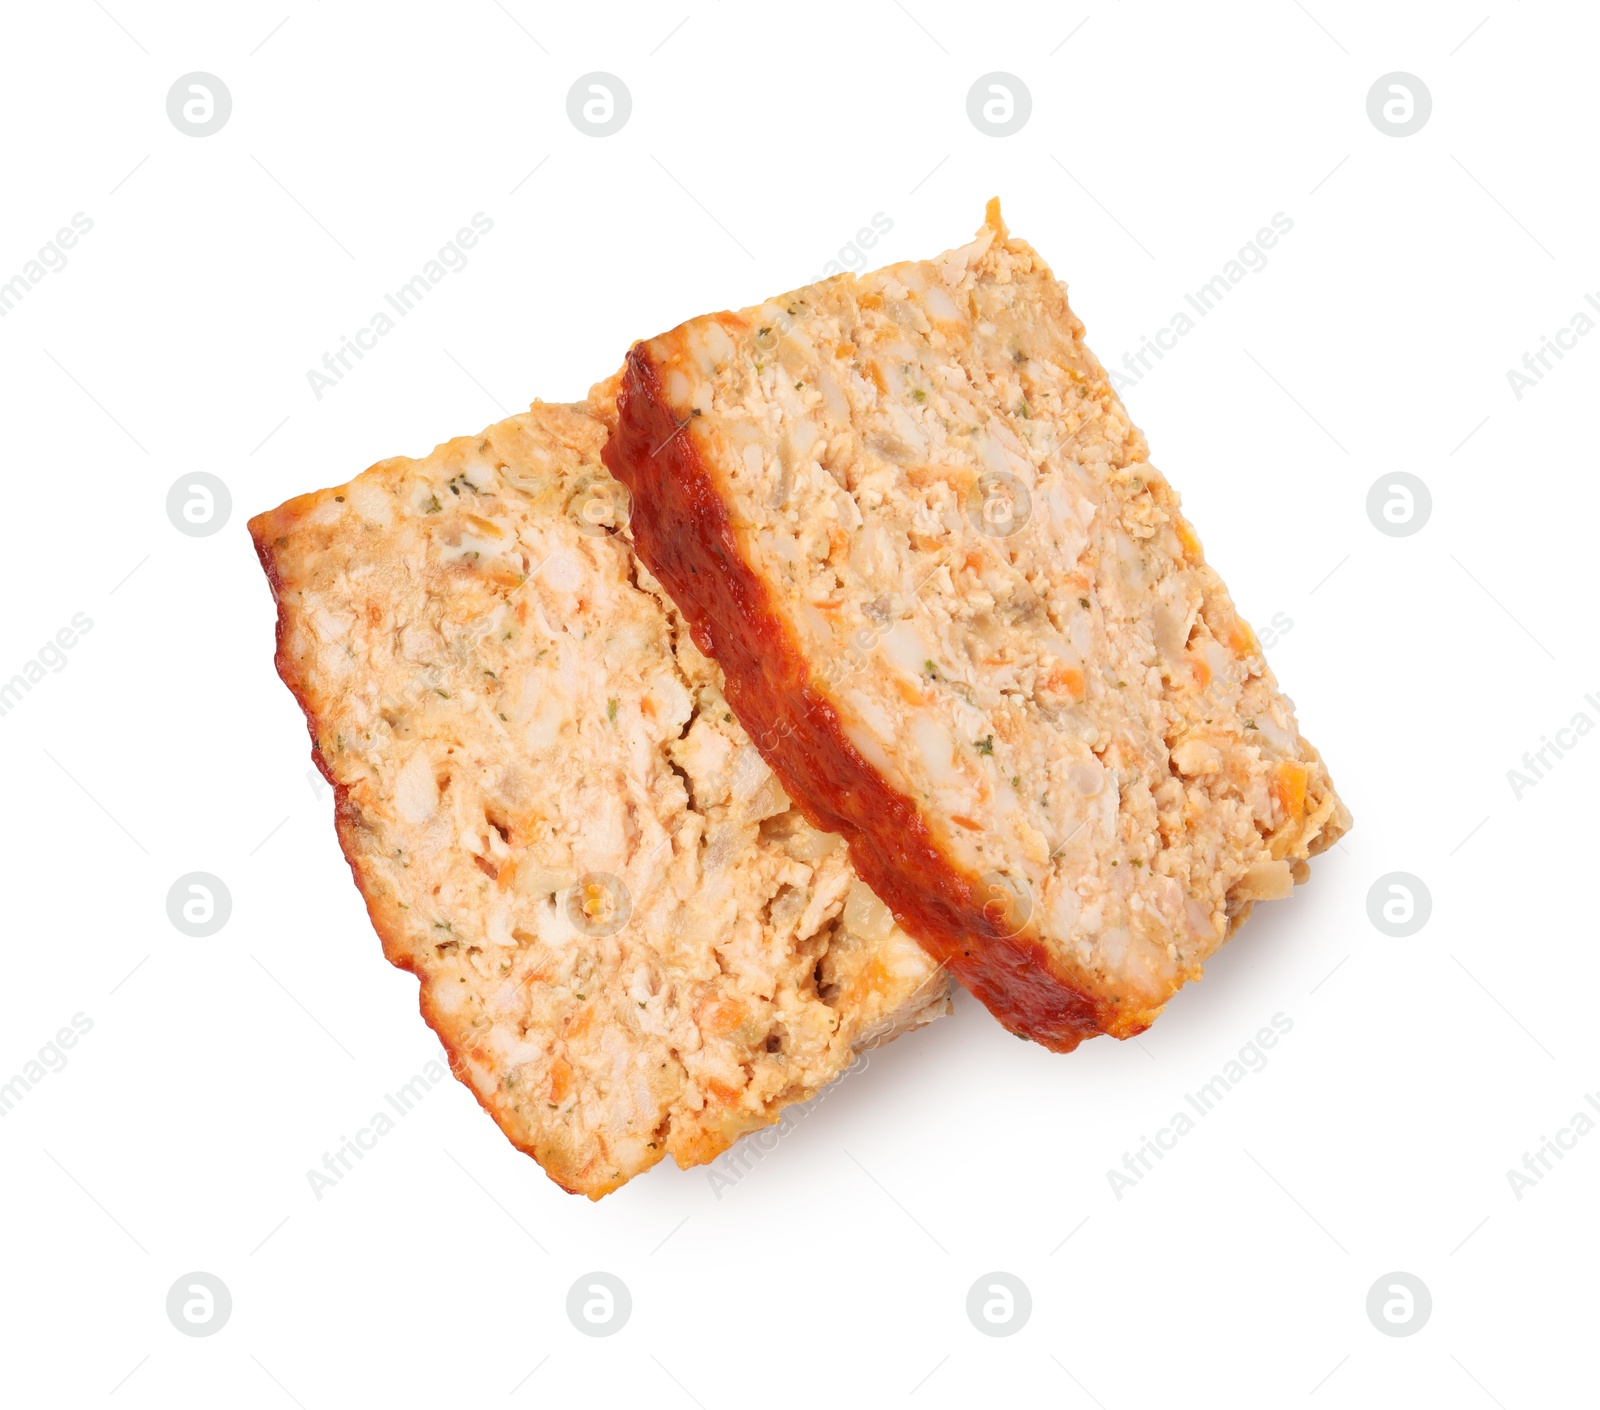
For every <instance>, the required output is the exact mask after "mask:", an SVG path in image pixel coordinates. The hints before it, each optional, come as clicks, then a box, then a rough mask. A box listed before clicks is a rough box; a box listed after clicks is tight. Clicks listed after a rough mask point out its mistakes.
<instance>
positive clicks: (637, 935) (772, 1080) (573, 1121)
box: [250, 404, 948, 1198]
mask: <svg viewBox="0 0 1600 1410" xmlns="http://www.w3.org/2000/svg"><path fill="white" fill-rule="evenodd" d="M605 436H606V428H605V426H604V425H603V424H602V423H601V422H600V421H599V420H597V419H595V418H594V417H592V416H590V415H588V414H586V412H585V411H584V410H583V409H581V408H569V407H562V406H550V405H542V404H535V405H534V407H533V408H532V409H531V410H530V411H528V412H527V413H525V414H523V415H520V416H514V417H512V418H510V419H509V420H507V421H503V422H501V423H500V424H498V425H496V426H491V427H490V428H489V429H488V430H486V431H484V432H483V433H482V434H481V435H477V436H470V437H465V438H462V439H460V440H454V441H451V442H449V443H448V444H446V445H442V446H440V447H439V448H438V449H437V450H436V451H434V453H433V454H432V455H430V456H428V457H427V458H426V459H423V460H406V459H394V460H386V461H383V462H381V463H380V464H377V465H375V466H373V467H372V468H371V469H370V470H368V471H367V472H366V473H365V474H363V475H360V476H359V477H357V478H356V479H354V480H352V481H351V482H350V483H349V484H347V485H343V486H341V487H338V488H335V489H329V490H323V491H321V492H318V493H315V494H309V495H305V496H302V497H301V498H298V499H294V500H291V501H289V502H288V503H287V504H285V505H283V506H282V507H281V508H278V509H276V510H273V511H271V512H269V513H266V514H262V515H260V516H258V517H257V518H255V519H253V520H252V521H251V523H250V529H251V533H252V535H253V536H254V539H255V542H256V546H257V549H258V552H259V554H260V557H261V560H262V563H263V566H264V567H265V568H266V571H267V575H268V577H269V579H270V581H271V584H272V588H273V592H274V594H275V596H276V599H277V604H278V652H277V665H278V670H279V673H280V674H281V676H282V677H283V680H284V681H285V683H286V684H287V685H288V686H289V688H290V689H291V690H292V691H293V693H294V695H295V697H296V698H297V699H298V701H299V702H300V704H301V706H302V707H303V708H304V711H305V714H306V716H307V719H308V721H309V723H310V728H311V735H312V740H313V744H314V757H315V759H316V762H317V764H318V765H319V767H320V768H321V769H322V771H323V773H324V774H326V775H327V777H328V779H329V781H330V782H331V783H332V784H333V785H334V787H335V790H336V797H337V809H336V819H337V827H338V834H339V839H340V841H341V843H342V845H343V848H344V851H345V854H346V856H347V857H348V859H349V862H350V866H351V870H352V871H353V872H354V874H355V879H356V883H357V885H358V886H359V887H360V889H361V892H362V894H363V895H364V897H365V899H366V903H367V909H368V912H369V913H370V915H371V918H372V922H373V925H374V926H375V927H376V929H377V931H378V934H379V935H380V936H381V938H382V941H383V947H384V952H385V954H386V955H387V956H388V958H389V959H390V960H391V961H393V962H394V963H395V964H397V965H399V966H401V967H402V968H405V969H408V970H411V971H413V972H415V973H416V975H417V976H418V977H419V979H420V980H421V1005H422V1011H423V1014H424V1016H425V1017H426V1019H427V1021H428V1022H429V1023H430V1024H431V1025H432V1027H433V1028H434V1030H435V1031H436V1032H437V1034H438V1036H439V1038H440V1039H441V1041H442V1042H443V1044H444V1046H445V1048H446V1050H447V1052H448V1053H449V1054H450V1057H451V1064H452V1067H453V1068H454V1070H455V1072H456V1075H457V1076H458V1077H460V1078H461V1079H462V1081H464V1082H465V1083H466V1084H467V1085H468V1086H469V1087H470V1088H471V1089H472V1091H473V1092H474V1093H475V1094H476V1096H477V1098H478V1100H479V1101H480V1102H481V1103H482V1104H483V1106H484V1107H485V1108H486V1109H487V1110H488V1111H489V1113H490V1114H491V1115H492V1116H493V1117H494V1119H495V1120H496V1121H497V1122H498V1123H499V1125H500V1126H501V1128H502V1129H503V1130H504V1132H505V1133H506V1135H507V1136H509V1137H510V1139H511V1140H512V1141H513V1142H514V1143H515V1144H516V1145H517V1146H518V1147H520V1148H521V1149H522V1150H524V1151H526V1152H528V1153H529V1154H530V1155H532V1156H533V1157H534V1158H535V1159H536V1160H537V1161H538V1162H539V1163H540V1165H542V1166H543V1167H544V1169H545V1170H546V1172H547V1173H548V1174H549V1175H550V1176H551V1178H552V1179H554V1180H556V1181H557V1182H558V1183H559V1184H561V1185H562V1186H564V1187H565V1188H566V1189H568V1190H571V1191H574V1192H581V1193H583V1194H586V1195H589V1196H590V1197H592V1198H599V1197H600V1196H602V1195H604V1194H606V1193H608V1192H609V1191H611V1190H614V1189H615V1188H616V1187H617V1186H619V1185H621V1184H622V1183H623V1182H625V1181H626V1180H628V1179H630V1178H631V1177H632V1176H634V1175H636V1174H638V1173H639V1172H640V1171H642V1170H645V1169H647V1168H648V1167H650V1166H651V1165H653V1164H655V1162H656V1161H658V1160H660V1159H661V1158H662V1157H663V1156H664V1155H666V1154H669V1153H670V1154H671V1155H672V1156H673V1157H675V1158H676V1160H677V1161H678V1163H679V1164H680V1165H684V1166H688V1165H693V1164H697V1163H700V1162H704V1161H707V1160H710V1159H712V1158H713V1157H715V1156H716V1155H717V1154H718V1153H719V1152H721V1151H722V1150H723V1149H725V1148H726V1147H727V1146H728V1145H729V1144H730V1143H731V1142H732V1141H733V1140H735V1139H736V1138H737V1137H738V1136H740V1135H741V1134H743V1133H745V1132H747V1131H751V1130H753V1129H755V1128H758V1127H761V1126H764V1125H766V1124H768V1123H770V1122H773V1121H775V1120H777V1119H778V1116H779V1114H780V1112H781V1110H782V1109H783V1107H785V1106H786V1105H788V1104H789V1103H791V1102H797V1101H803V1100H805V1099H806V1098H808V1097H811V1096H812V1095H814V1094H815V1093H816V1092H817V1091H818V1090H819V1089H820V1088H821V1087H823V1086H824V1085H825V1084H826V1083H828V1082H830V1081H832V1080H833V1079H834V1078H835V1077H837V1076H838V1075H839V1074H840V1073H841V1072H842V1071H843V1070H844V1069H845V1068H846V1067H848V1066H849V1064H850V1062H851V1061H852V1053H853V1051H855V1050H857V1049H859V1048H861V1047H862V1046H864V1045H866V1044H869V1043H872V1042H875V1041H881V1040H882V1039H884V1038H886V1037H890V1036H893V1035H894V1034H895V1033H897V1032H899V1031H901V1030H903V1029H905V1028H908V1027H912V1026H916V1025H917V1024H920V1023H922V1022H925V1021H927V1020H928V1019H930V1018H932V1017H934V1016H936V1015H938V1014H940V1013H943V1012H945V1011H946V1010H947V1008H948V998H947V994H946V980H945V976H944V975H943V974H942V973H941V972H940V966H939V965H938V964H937V962H936V961H935V960H933V959H932V958H930V957H929V955H928V954H927V953H926V952H925V951H924V950H923V949H922V948H921V947H920V946H918V945H917V944H916V943H915V942H914V941H913V940H911V939H910V938H909V937H908V936H907V935H906V934H905V933H904V932H903V931H902V930H901V929H900V928H899V927H898V926H896V925H895V923H894V921H893V919H892V917H891V916H890V913H889V912H888V910H887V909H886V908H885V907H884V905H883V904H882V903H881V902H880V901H879V900H878V899H877V898H876V897H875V896H874V895H873V893H872V892H871V891H870V890H869V889H868V888H867V887H866V886H865V885H864V884H863V883H862V882H861V880H860V879H859V878H858V877H857V875H856V873H855V871H854V870H853V869H852V867H851V865H850V862H849V860H848V856H847V852H846V849H845V848H844V847H843V846H842V845H841V839H840V838H839V837H837V836H833V835H829V834H826V833H823V832H820V831H818V830H817V829H816V828H815V827H813V826H812V825H810V824H809V823H808V822H807V821H806V819H805V818H804V817H803V816H801V815H800V814H799V813H798V812H796V811H795V810H794V808H793V807H791V805H790V802H789V799H788V798H787V797H786V796H785V793H784V790H783V787H782V785H781V784H780V783H779V782H778V780H777V778H776V777H774V775H773V772H772V770H771V769H770V768H769V767H768V765H767V764H766V763H765V762H764V761H763V759H762V757H761V755H760V753H759V752H758V751H757V750H756V749H755V747H754V746H753V745H752V744H751V742H750V740H749V738H748V736H747V735H746V734H745V732H744V731H743V729H741V728H740V726H739V724H738V722H737V721H736V719H735V718H734V716H733V714H732V713H731V712H730V711H729V709H728V706H727V703H726V701H725V700H724V699H723V693H722V685H721V674H720V672H719V671H718V669H717V668H716V666H715V665H714V664H713V663H712V662H710V661H709V660H708V659H707V658H705V657H704V656H702V655H701V654H700V652H699V651H697V650H696V649H695V647H694V645H693V643H692V642H691V641H690V639H689V635H688V633H687V632H685V631H683V630H681V621H680V619H679V618H678V616H677V614H676V611H675V609H674V608H673V606H672V604H671V602H670V600H669V599H667V598H666V597H665V595H664V594H663V593H662V592H661V591H660V589H659V587H658V585H657V583H656V582H655V580H654V579H653V578H652V577H651V576H650V574H649V572H648V571H647V570H645V569H644V568H643V567H642V565H641V564H640V563H639V562H638V560H637V559H636V558H635V556H634V553H633V549H632V544H631V541H630V538H629V535H628V530H627V522H626V521H627V513H626V507H627V495H626V491H624V490H623V489H622V487H621V486H620V485H618V484H617V483H616V482H615V481H614V480H613V479H612V478H611V476H610V475H609V474H608V473H607V471H606V469H605V467H604V466H603V465H602V464H601V463H600V458H599V455H600V448H601V445H602V443H603V441H604V440H605Z"/></svg>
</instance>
